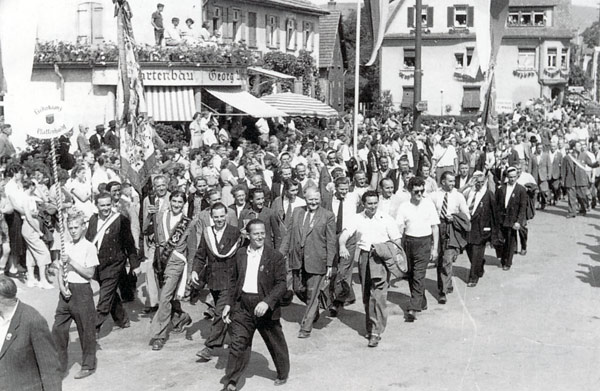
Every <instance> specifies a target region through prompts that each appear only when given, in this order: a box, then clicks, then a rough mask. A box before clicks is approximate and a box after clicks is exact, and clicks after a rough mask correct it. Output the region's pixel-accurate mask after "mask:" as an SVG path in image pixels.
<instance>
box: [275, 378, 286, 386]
mask: <svg viewBox="0 0 600 391" xmlns="http://www.w3.org/2000/svg"><path fill="white" fill-rule="evenodd" d="M285 383H287V378H285V379H275V382H274V383H273V384H274V385H276V386H282V385H284V384H285Z"/></svg>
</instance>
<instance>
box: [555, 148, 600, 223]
mask: <svg viewBox="0 0 600 391" xmlns="http://www.w3.org/2000/svg"><path fill="white" fill-rule="evenodd" d="M569 148H570V151H569V153H568V154H567V156H565V157H564V158H563V162H562V165H561V174H560V177H561V179H562V182H563V186H564V187H565V189H566V190H567V198H568V200H569V210H568V213H567V218H572V217H576V216H577V212H578V209H579V213H581V214H582V215H584V216H585V214H586V208H587V199H586V191H587V188H588V186H589V184H590V178H589V176H588V174H587V172H586V167H588V166H589V167H592V168H595V167H598V163H597V162H596V163H592V162H591V161H587V162H586V161H585V159H584V155H585V154H583V153H581V143H580V142H579V141H575V140H571V141H570V142H569ZM588 163H589V164H588Z"/></svg>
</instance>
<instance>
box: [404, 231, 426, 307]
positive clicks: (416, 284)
mask: <svg viewBox="0 0 600 391" xmlns="http://www.w3.org/2000/svg"><path fill="white" fill-rule="evenodd" d="M431 241H432V237H431V236H423V237H420V238H417V237H412V236H406V237H405V238H404V251H405V252H406V258H407V259H408V286H409V288H410V301H409V303H408V310H409V311H411V310H412V311H422V310H425V309H427V298H426V297H425V275H426V273H427V264H428V263H429V260H430V258H431V245H432V242H431Z"/></svg>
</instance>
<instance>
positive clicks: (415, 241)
mask: <svg viewBox="0 0 600 391" xmlns="http://www.w3.org/2000/svg"><path fill="white" fill-rule="evenodd" d="M407 188H408V190H409V191H410V201H408V202H404V203H403V204H402V205H400V208H399V209H398V213H397V214H396V222H397V223H398V225H399V226H400V232H403V247H404V251H405V252H406V258H407V261H408V286H409V288H410V301H409V303H408V312H407V314H406V321H407V322H413V321H414V320H415V319H416V313H417V312H421V311H424V310H426V309H427V299H426V298H425V274H426V272H427V264H428V263H429V262H430V261H433V260H434V259H435V258H434V257H437V254H438V237H439V231H438V225H439V224H440V219H439V216H438V212H437V210H436V208H435V205H434V204H433V202H432V201H431V200H430V199H429V198H424V197H423V195H424V193H425V180H424V179H423V178H421V177H413V178H410V180H409V181H408V186H407Z"/></svg>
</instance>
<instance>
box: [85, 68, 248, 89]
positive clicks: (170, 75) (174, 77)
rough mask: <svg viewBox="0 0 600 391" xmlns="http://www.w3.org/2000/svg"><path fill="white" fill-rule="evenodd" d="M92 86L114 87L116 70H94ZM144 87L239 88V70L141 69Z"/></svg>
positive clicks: (116, 77)
mask: <svg viewBox="0 0 600 391" xmlns="http://www.w3.org/2000/svg"><path fill="white" fill-rule="evenodd" d="M93 72H94V73H93V75H92V83H93V84H94V85H116V84H117V80H118V70H117V69H116V68H107V69H94V71H93ZM142 81H143V83H144V86H164V87H167V86H220V87H224V86H240V85H242V74H241V70H240V69H237V68H205V69H193V68H142Z"/></svg>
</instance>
